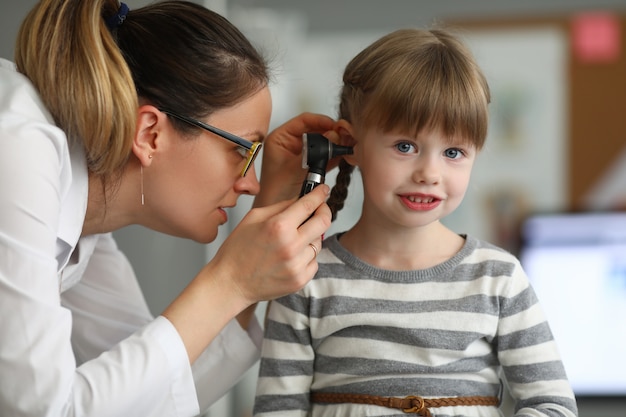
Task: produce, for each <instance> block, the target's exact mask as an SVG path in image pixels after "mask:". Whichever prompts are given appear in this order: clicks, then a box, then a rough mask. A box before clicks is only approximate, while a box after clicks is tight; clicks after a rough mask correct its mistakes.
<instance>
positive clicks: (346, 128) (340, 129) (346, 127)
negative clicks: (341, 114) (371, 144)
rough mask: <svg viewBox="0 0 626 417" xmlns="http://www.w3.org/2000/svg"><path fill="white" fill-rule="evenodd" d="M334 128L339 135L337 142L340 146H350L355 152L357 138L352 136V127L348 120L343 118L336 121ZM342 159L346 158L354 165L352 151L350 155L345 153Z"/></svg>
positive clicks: (354, 160)
mask: <svg viewBox="0 0 626 417" xmlns="http://www.w3.org/2000/svg"><path fill="white" fill-rule="evenodd" d="M335 130H336V132H337V134H338V135H339V144H340V145H342V146H352V147H353V148H355V149H354V152H356V146H357V145H358V142H357V140H356V139H355V137H354V134H353V132H354V128H353V127H352V123H350V122H348V121H347V120H345V119H341V120H339V121H338V122H337V124H336V127H335ZM343 159H345V160H346V162H347V163H349V164H350V165H356V159H355V157H354V153H353V154H352V155H345V156H343Z"/></svg>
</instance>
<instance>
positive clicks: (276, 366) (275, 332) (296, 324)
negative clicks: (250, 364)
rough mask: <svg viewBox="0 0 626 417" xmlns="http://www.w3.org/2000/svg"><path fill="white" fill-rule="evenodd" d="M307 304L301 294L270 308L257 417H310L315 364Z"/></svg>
mask: <svg viewBox="0 0 626 417" xmlns="http://www.w3.org/2000/svg"><path fill="white" fill-rule="evenodd" d="M308 303H309V301H308V297H307V296H305V295H304V294H303V293H302V292H300V293H296V294H291V295H288V296H285V297H282V298H279V299H277V300H274V301H272V302H271V303H270V306H269V307H268V308H269V312H268V318H267V324H266V329H265V338H264V340H263V348H262V353H261V364H260V368H259V380H258V383H257V392H256V398H255V404H254V415H255V416H257V417H269V416H273V415H276V416H278V415H281V416H284V415H289V416H306V415H308V412H309V394H310V390H311V383H312V380H313V362H314V351H313V346H312V340H311V334H310V330H309V316H308Z"/></svg>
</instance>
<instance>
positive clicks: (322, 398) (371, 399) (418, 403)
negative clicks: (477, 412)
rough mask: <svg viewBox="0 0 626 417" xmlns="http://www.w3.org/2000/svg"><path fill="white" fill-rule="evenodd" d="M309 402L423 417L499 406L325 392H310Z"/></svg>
mask: <svg viewBox="0 0 626 417" xmlns="http://www.w3.org/2000/svg"><path fill="white" fill-rule="evenodd" d="M311 402H314V403H327V404H339V403H355V404H371V405H379V406H381V407H387V408H397V409H399V410H402V411H404V412H405V413H414V414H417V415H420V416H423V417H431V414H430V411H429V410H428V409H429V408H432V407H449V406H454V405H496V406H497V405H499V404H500V400H498V398H497V397H480V396H474V397H451V398H422V397H418V396H417V395H409V396H408V397H404V398H397V397H379V396H377V395H367V394H338V393H326V392H312V393H311Z"/></svg>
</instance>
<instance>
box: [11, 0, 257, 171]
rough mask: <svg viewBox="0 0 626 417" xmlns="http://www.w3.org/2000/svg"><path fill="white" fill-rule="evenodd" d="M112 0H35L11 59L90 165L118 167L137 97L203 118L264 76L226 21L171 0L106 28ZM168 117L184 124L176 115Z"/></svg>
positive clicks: (114, 8)
mask: <svg viewBox="0 0 626 417" xmlns="http://www.w3.org/2000/svg"><path fill="white" fill-rule="evenodd" d="M119 10H120V3H119V2H118V1H117V0H41V1H40V2H39V3H38V4H37V6H35V8H33V10H32V11H31V12H30V13H29V14H28V16H27V17H26V19H25V21H24V22H23V23H22V26H21V28H20V31H19V34H18V39H17V45H16V56H15V61H16V64H17V67H18V70H19V71H20V72H22V73H23V74H25V75H26V76H27V77H28V78H29V79H30V80H31V82H32V83H33V84H34V86H35V88H36V89H37V90H38V91H39V94H40V96H41V98H42V100H43V102H44V104H45V105H46V107H47V108H48V110H49V111H50V113H51V114H52V116H53V118H54V120H55V122H56V124H57V125H58V126H59V127H60V128H61V129H63V130H64V131H65V132H66V134H67V136H68V139H69V140H70V141H78V142H79V143H81V144H82V146H83V147H84V149H85V154H86V156H87V166H88V169H89V171H90V173H92V174H96V175H97V176H100V177H102V178H103V179H104V178H107V177H111V176H113V175H115V174H117V173H119V172H120V171H121V169H122V168H123V167H124V165H125V163H126V162H127V160H128V158H129V156H130V155H131V152H132V138H133V137H134V134H135V126H136V118H137V109H138V102H139V97H141V98H143V99H145V100H147V101H148V102H149V103H151V104H153V105H154V106H157V107H158V108H167V109H169V110H172V111H176V112H179V113H181V114H185V115H187V116H189V117H194V118H203V117H206V116H208V115H209V114H211V113H212V112H214V111H216V110H218V109H221V108H224V107H229V106H232V105H234V104H236V103H238V102H240V101H241V100H242V99H244V98H246V97H248V96H250V95H251V94H253V93H254V92H256V91H258V90H259V89H260V88H262V87H263V86H265V85H266V84H267V83H268V79H269V75H268V68H267V65H266V62H265V60H264V59H263V58H262V57H261V56H260V54H259V53H258V51H256V50H255V49H254V47H253V46H252V45H251V44H250V42H249V41H248V40H247V39H246V38H245V37H244V36H243V34H241V32H240V31H239V30H237V29H236V28H235V27H234V26H233V25H232V24H231V23H230V22H228V21H227V20H226V19H225V18H223V17H222V16H220V15H219V14H217V13H215V12H212V11H210V10H208V9H206V8H205V7H203V6H201V5H198V4H195V3H191V2H188V1H180V0H170V1H163V2H158V3H153V4H150V5H148V6H145V7H142V8H139V9H137V10H131V11H130V12H129V13H128V14H127V16H126V18H125V20H123V23H121V24H120V25H118V26H115V27H107V24H106V20H108V19H110V18H111V17H113V16H115V15H116V14H117V13H118V11H119ZM173 123H174V125H175V126H176V127H177V128H178V129H180V130H181V131H184V130H185V129H189V127H187V126H182V124H180V123H178V122H173Z"/></svg>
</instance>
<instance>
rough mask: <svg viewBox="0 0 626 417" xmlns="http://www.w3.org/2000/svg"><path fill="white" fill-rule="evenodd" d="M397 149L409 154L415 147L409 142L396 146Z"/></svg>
mask: <svg viewBox="0 0 626 417" xmlns="http://www.w3.org/2000/svg"><path fill="white" fill-rule="evenodd" d="M396 149H397V150H398V151H400V152H402V153H409V152H412V151H414V150H415V146H413V144H411V143H409V142H400V143H397V144H396Z"/></svg>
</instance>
